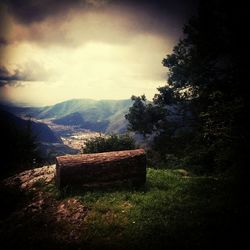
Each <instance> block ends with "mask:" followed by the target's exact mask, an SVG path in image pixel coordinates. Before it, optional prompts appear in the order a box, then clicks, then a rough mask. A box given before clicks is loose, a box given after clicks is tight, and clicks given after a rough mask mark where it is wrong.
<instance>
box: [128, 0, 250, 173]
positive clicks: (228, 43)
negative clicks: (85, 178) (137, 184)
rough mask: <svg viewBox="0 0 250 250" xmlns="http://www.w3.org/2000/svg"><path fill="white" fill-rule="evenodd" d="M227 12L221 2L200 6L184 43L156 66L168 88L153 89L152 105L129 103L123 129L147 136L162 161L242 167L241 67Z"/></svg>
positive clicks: (218, 167) (235, 32)
mask: <svg viewBox="0 0 250 250" xmlns="http://www.w3.org/2000/svg"><path fill="white" fill-rule="evenodd" d="M231 7H232V6H231V4H229V3H228V2H227V3H226V4H225V1H207V2H204V3H201V5H200V9H199V12H198V14H197V16H196V17H194V18H192V19H191V20H190V22H189V23H188V24H187V25H186V26H185V27H184V37H183V38H182V39H181V40H180V41H179V43H178V44H177V45H176V46H175V47H174V49H173V53H172V54H170V55H167V56H166V58H164V59H163V61H162V63H163V66H165V67H167V68H168V72H169V73H168V84H167V85H166V86H163V87H160V88H158V91H159V93H158V94H156V95H155V97H154V99H153V102H152V103H146V102H145V100H146V98H145V97H144V96H143V98H142V97H132V100H133V101H134V105H133V106H132V107H131V108H130V110H129V114H127V115H126V119H127V120H128V121H129V128H130V130H133V131H135V132H137V133H141V134H143V135H146V134H148V135H153V136H154V141H153V149H154V150H156V151H158V152H159V153H160V155H161V157H162V159H163V160H164V157H165V155H166V154H175V155H177V156H179V157H183V158H186V159H188V158H189V159H190V160H191V161H192V162H194V160H196V164H198V165H204V167H206V168H207V169H208V170H209V169H210V170H219V171H221V170H224V169H227V168H229V167H232V166H235V165H239V164H242V163H243V161H244V160H243V159H244V157H245V156H244V155H243V154H244V153H245V151H246V143H247V140H246V138H247V137H248V136H249V132H248V129H247V123H246V121H245V120H246V113H245V110H246V108H247V105H248V101H247V99H248V98H247V89H246V84H245V79H244V78H243V77H244V74H245V69H246V65H245V63H244V62H243V60H242V59H241V57H240V55H239V51H238V49H239V47H240V46H241V44H240V42H239V39H238V37H239V35H240V34H239V29H237V28H238V26H237V25H238V24H239V19H238V17H237V15H235V12H234V11H233V8H231ZM239 25H240V24H239ZM236 27H237V28H236ZM140 122H141V123H140ZM194 152H195V154H194ZM192 155H193V156H192ZM198 155H199V157H197V156H198ZM187 156H189V157H187ZM239 156H240V157H239ZM197 158H199V161H198V160H197Z"/></svg>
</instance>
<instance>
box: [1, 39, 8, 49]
mask: <svg viewBox="0 0 250 250" xmlns="http://www.w3.org/2000/svg"><path fill="white" fill-rule="evenodd" d="M8 44H9V43H8V41H7V40H6V39H5V38H3V37H0V47H1V46H6V45H8Z"/></svg>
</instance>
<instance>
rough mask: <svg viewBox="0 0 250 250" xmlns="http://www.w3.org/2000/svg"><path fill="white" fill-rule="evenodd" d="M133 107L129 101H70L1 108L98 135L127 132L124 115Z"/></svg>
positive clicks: (19, 114) (18, 114)
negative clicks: (95, 132) (97, 133)
mask: <svg viewBox="0 0 250 250" xmlns="http://www.w3.org/2000/svg"><path fill="white" fill-rule="evenodd" d="M131 105H132V102H131V100H129V99H128V100H99V101H96V100H91V99H72V100H68V101H64V102H61V103H58V104H55V105H52V106H47V107H41V108H36V107H34V108H33V107H15V106H6V105H5V106H4V109H5V110H7V111H9V112H11V113H13V114H15V115H17V116H24V115H30V116H31V117H34V118H36V119H50V120H53V122H55V123H56V124H61V125H80V126H81V127H82V128H85V129H90V130H93V131H101V132H106V131H107V132H120V131H125V130H126V125H127V123H126V120H125V118H124V115H125V114H126V113H127V112H128V109H129V107H130V106H131Z"/></svg>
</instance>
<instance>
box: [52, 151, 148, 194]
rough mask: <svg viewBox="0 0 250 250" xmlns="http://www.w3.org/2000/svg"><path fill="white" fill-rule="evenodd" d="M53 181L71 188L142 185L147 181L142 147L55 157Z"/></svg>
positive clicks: (60, 185)
mask: <svg viewBox="0 0 250 250" xmlns="http://www.w3.org/2000/svg"><path fill="white" fill-rule="evenodd" d="M55 177H56V184H57V186H58V188H59V189H61V188H63V187H66V186H73V187H86V188H92V187H113V186H117V185H118V186H124V185H132V186H136V187H138V186H141V185H143V184H145V181H146V155H145V151H144V150H143V149H135V150H124V151H113V152H105V153H95V154H79V155H65V156H59V157H56V176H55Z"/></svg>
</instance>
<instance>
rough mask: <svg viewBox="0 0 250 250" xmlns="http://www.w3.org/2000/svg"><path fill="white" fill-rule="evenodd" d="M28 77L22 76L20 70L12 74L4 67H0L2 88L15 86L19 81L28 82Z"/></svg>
mask: <svg viewBox="0 0 250 250" xmlns="http://www.w3.org/2000/svg"><path fill="white" fill-rule="evenodd" d="M26 79H27V77H26V76H25V75H22V74H21V73H20V71H19V70H15V71H14V72H13V73H11V72H10V71H9V70H7V69H6V68H5V67H4V66H0V87H2V86H5V85H7V84H8V85H15V83H16V82H17V81H21V80H26Z"/></svg>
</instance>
